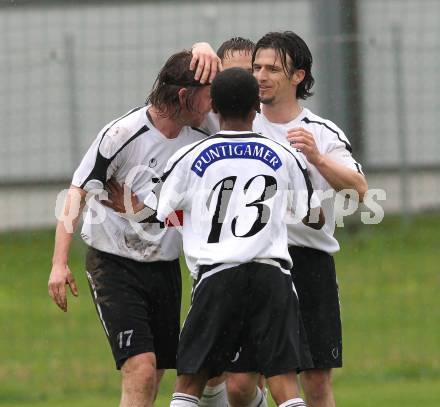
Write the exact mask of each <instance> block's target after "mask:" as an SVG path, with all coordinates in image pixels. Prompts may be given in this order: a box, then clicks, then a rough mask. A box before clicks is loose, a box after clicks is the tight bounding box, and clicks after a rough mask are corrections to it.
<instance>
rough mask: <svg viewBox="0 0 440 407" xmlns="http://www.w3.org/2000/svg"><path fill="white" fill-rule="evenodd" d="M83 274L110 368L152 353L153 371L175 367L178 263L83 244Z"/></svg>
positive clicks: (178, 328) (179, 286) (177, 317)
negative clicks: (117, 253) (107, 346)
mask: <svg viewBox="0 0 440 407" xmlns="http://www.w3.org/2000/svg"><path fill="white" fill-rule="evenodd" d="M86 270H87V278H88V281H89V287H90V291H91V293H92V297H93V301H94V303H95V306H96V311H97V313H98V316H99V318H100V319H101V323H102V325H103V327H104V331H105V333H106V335H107V338H108V341H109V343H110V347H111V349H112V352H113V357H114V359H115V362H116V367H117V368H118V369H120V368H121V367H122V365H123V364H124V362H125V361H126V360H127V359H128V358H129V357H131V356H135V355H138V354H140V353H145V352H154V353H155V355H156V364H157V368H158V369H174V368H175V367H176V353H177V343H178V340H179V330H180V302H181V292H182V283H181V275H180V266H179V261H178V260H174V261H157V262H151V263H142V262H137V261H134V260H131V259H127V258H124V257H120V256H115V255H112V254H109V253H104V252H101V251H99V250H96V249H93V248H89V250H88V253H87V257H86Z"/></svg>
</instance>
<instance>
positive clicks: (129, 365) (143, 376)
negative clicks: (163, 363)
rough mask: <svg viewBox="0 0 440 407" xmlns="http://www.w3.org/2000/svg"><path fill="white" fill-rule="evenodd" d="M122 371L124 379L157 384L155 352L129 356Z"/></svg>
mask: <svg viewBox="0 0 440 407" xmlns="http://www.w3.org/2000/svg"><path fill="white" fill-rule="evenodd" d="M121 371H122V377H123V380H129V381H132V382H137V383H144V384H148V385H153V386H154V387H155V386H156V357H155V355H154V354H153V353H141V354H139V355H135V356H132V357H130V358H128V359H127V360H126V361H125V363H124V364H123V366H122V368H121Z"/></svg>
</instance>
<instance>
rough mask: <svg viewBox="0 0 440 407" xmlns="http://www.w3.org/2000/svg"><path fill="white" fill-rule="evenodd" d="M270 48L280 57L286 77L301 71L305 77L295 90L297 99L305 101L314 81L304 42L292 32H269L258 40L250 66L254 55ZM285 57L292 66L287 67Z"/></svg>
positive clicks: (310, 57) (308, 54)
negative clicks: (290, 61) (288, 58)
mask: <svg viewBox="0 0 440 407" xmlns="http://www.w3.org/2000/svg"><path fill="white" fill-rule="evenodd" d="M266 48H272V49H274V50H275V51H276V52H277V54H278V56H279V57H280V60H281V63H282V65H283V68H284V72H285V73H286V75H287V76H288V77H290V76H292V74H293V73H294V72H295V71H296V70H298V69H303V70H304V72H305V76H304V79H303V81H302V82H301V83H300V84H299V85H298V87H297V89H296V98H297V99H307V98H308V97H309V96H312V95H313V93H312V92H310V89H311V88H312V86H313V84H314V83H315V79H314V78H313V76H312V63H313V58H312V53H311V52H310V49H309V47H308V46H307V44H306V43H305V42H304V40H303V39H302V38H301V37H300V36H299V35H297V34H295V33H294V32H292V31H280V32H270V33H267V34H266V35H265V36H263V37H262V38H261V39H260V40H258V42H257V44H256V45H255V49H254V52H253V54H252V64H253V63H254V61H255V55H256V53H257V51H258V50H260V49H266ZM287 56H289V57H290V59H291V60H292V65H291V66H289V63H288V61H287Z"/></svg>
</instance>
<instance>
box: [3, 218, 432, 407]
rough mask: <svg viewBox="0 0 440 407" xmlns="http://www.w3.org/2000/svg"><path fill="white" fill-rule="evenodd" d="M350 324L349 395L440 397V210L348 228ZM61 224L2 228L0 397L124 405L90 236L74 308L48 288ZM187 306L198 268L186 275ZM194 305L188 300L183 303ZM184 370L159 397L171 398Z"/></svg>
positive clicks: (349, 398)
mask: <svg viewBox="0 0 440 407" xmlns="http://www.w3.org/2000/svg"><path fill="white" fill-rule="evenodd" d="M337 233H338V238H339V239H340V241H341V246H342V251H341V252H340V253H339V254H338V255H337V256H336V264H337V272H338V279H339V284H340V294H341V307H342V316H343V327H344V364H345V366H344V368H343V369H339V370H337V371H336V372H335V377H334V388H335V394H336V398H337V402H338V407H367V406H385V407H394V406H395V407H410V406H411V407H413V406H423V407H438V406H439V405H440V295H439V293H438V290H439V287H440V273H439V271H440V267H439V264H440V250H439V248H438V242H439V241H440V216H438V215H428V216H425V217H417V218H414V219H413V223H412V224H411V225H410V226H409V227H407V228H404V227H402V226H401V225H400V223H399V219H397V218H386V219H385V221H384V222H383V223H381V224H380V225H374V226H373V225H362V226H361V227H360V228H359V230H357V231H356V230H353V229H350V228H345V229H344V230H338V232H337ZM52 246H53V232H52V231H35V232H25V233H9V234H7V235H6V234H5V235H0V256H1V257H0V258H1V264H0V309H1V312H0V327H1V328H2V330H1V335H0V405H2V406H3V405H4V406H11V407H12V406H36V407H37V406H41V407H42V406H63V407H64V406H66V407H76V406H78V407H79V406H81V407H88V406H90V407H92V406H93V407H101V406H102V407H104V406H106V407H107V406H116V405H117V404H118V398H119V386H120V384H119V374H118V372H117V371H116V370H115V369H114V364H113V360H112V357H111V354H110V351H109V348H108V345H107V342H106V339H105V336H104V333H103V331H102V329H101V327H100V324H99V321H98V318H97V316H96V314H95V310H94V308H93V304H92V301H91V298H90V295H89V292H88V287H87V283H86V279H85V276H84V272H83V270H84V266H83V257H84V246H83V244H82V243H81V242H79V241H76V242H75V245H74V247H73V251H72V260H71V262H70V265H71V269H72V270H73V272H74V274H75V276H76V278H77V281H78V284H79V290H80V296H79V298H77V299H76V298H72V296H69V311H68V312H67V313H63V312H61V311H59V310H58V309H57V308H56V307H55V305H54V304H52V303H51V301H50V299H49V297H48V295H47V278H48V274H49V271H50V260H51V252H52ZM183 281H184V284H185V287H186V288H185V293H184V299H185V306H184V309H186V307H187V305H188V298H189V292H188V287H189V284H190V281H189V277H188V276H187V274H186V273H185V274H184V276H183ZM183 312H184V311H183ZM173 380H174V373H173V372H169V373H167V375H166V377H165V379H164V381H163V384H162V387H161V392H160V395H159V398H158V401H157V403H156V405H157V406H158V407H162V406H167V405H168V402H169V397H170V394H171V392H172V387H173Z"/></svg>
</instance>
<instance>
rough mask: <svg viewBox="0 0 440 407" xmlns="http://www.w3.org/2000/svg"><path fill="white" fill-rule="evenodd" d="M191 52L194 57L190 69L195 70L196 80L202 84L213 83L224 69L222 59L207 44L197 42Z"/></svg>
mask: <svg viewBox="0 0 440 407" xmlns="http://www.w3.org/2000/svg"><path fill="white" fill-rule="evenodd" d="M191 52H192V55H193V57H192V60H191V63H190V66H189V69H190V70H192V71H193V70H194V69H195V73H194V79H195V80H199V81H200V83H211V82H212V81H213V80H214V78H215V75H216V74H217V72H220V71H221V70H222V69H223V67H222V62H221V60H220V58H219V57H218V56H217V54H216V52H215V51H214V50H213V49H212V47H211V45H209V44H208V43H207V42H196V43H195V44H194V45H193V46H192V48H191Z"/></svg>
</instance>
